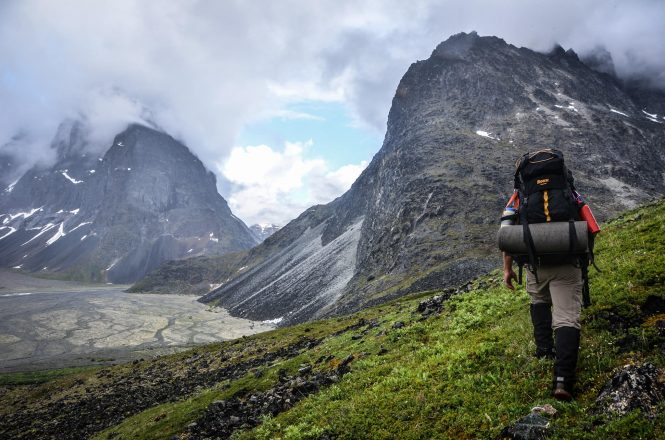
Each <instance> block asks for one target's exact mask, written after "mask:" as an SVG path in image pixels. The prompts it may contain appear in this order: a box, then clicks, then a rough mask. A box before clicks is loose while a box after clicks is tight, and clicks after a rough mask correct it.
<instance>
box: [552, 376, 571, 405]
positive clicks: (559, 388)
mask: <svg viewBox="0 0 665 440" xmlns="http://www.w3.org/2000/svg"><path fill="white" fill-rule="evenodd" d="M552 395H553V396H554V398H555V399H556V400H563V401H565V402H570V401H571V400H573V394H572V393H571V392H569V391H567V390H566V384H565V382H556V381H555V383H554V391H553V392H552Z"/></svg>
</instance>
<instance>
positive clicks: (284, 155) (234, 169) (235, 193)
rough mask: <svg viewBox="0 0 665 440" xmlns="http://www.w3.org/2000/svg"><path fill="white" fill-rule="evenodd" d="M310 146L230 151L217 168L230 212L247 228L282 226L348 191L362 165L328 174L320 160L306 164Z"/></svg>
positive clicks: (245, 148) (234, 149)
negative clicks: (226, 189)
mask: <svg viewBox="0 0 665 440" xmlns="http://www.w3.org/2000/svg"><path fill="white" fill-rule="evenodd" d="M312 145H313V143H312V141H308V142H286V143H285V144H284V147H283V149H282V150H281V151H277V150H275V149H273V148H271V147H269V146H268V145H256V146H245V147H234V148H233V149H232V150H231V154H230V155H229V157H228V159H226V160H225V161H224V162H223V163H218V164H217V168H218V170H219V171H220V173H221V174H222V175H223V176H224V178H225V179H226V180H228V181H229V182H231V188H230V190H229V196H228V201H229V205H230V207H231V210H232V211H233V212H234V213H236V215H238V216H239V217H240V218H242V219H243V220H245V221H246V222H247V223H248V224H254V223H271V222H272V223H277V224H281V225H284V224H286V223H287V222H288V221H289V220H291V219H293V218H295V217H296V216H298V215H299V214H300V213H301V212H302V211H304V210H305V209H307V208H308V207H310V206H312V205H316V204H321V203H328V202H330V201H332V200H333V199H334V198H336V197H338V196H339V195H341V194H342V193H344V192H345V191H346V190H348V189H349V188H350V187H351V184H352V183H353V182H354V181H355V180H356V178H357V177H358V176H359V175H360V173H361V172H362V170H363V169H365V167H366V166H367V162H366V161H363V162H362V163H360V164H349V165H344V166H342V167H340V168H338V169H334V170H330V167H329V165H328V164H327V163H326V161H324V160H323V159H319V158H314V159H308V158H306V157H305V155H306V152H307V150H309V149H311V147H312Z"/></svg>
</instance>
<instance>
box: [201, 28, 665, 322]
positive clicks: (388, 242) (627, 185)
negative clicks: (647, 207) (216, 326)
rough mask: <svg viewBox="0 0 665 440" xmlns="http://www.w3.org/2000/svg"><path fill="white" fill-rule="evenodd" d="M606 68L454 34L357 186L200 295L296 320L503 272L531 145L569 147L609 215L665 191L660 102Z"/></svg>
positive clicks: (419, 65) (585, 183)
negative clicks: (503, 232)
mask: <svg viewBox="0 0 665 440" xmlns="http://www.w3.org/2000/svg"><path fill="white" fill-rule="evenodd" d="M604 66H605V67H607V60H606V59H605V60H604ZM608 71H611V70H608V69H604V71H602V72H601V71H599V70H594V69H592V68H591V67H589V66H587V65H586V64H584V63H583V62H582V61H581V60H580V59H579V57H578V56H577V55H576V53H575V52H574V51H573V50H572V49H569V50H564V49H563V48H561V47H558V46H557V47H556V48H555V49H554V50H552V51H551V52H550V53H538V52H534V51H532V50H530V49H527V48H518V47H515V46H513V45H510V44H507V43H506V42H505V41H504V40H502V39H500V38H496V37H480V36H478V35H477V34H476V33H470V34H465V33H462V34H458V35H455V36H453V37H451V38H449V39H448V40H447V41H445V42H443V43H441V44H440V45H439V46H438V47H437V48H436V49H435V50H434V51H433V52H432V55H431V56H430V57H429V58H428V59H427V60H424V61H418V62H416V63H414V64H412V65H411V67H410V68H409V69H408V71H407V72H406V74H405V75H404V77H403V78H402V80H401V81H400V83H399V86H398V87H397V91H396V93H395V96H394V98H393V102H392V107H391V110H390V113H389V117H388V125H387V132H386V136H385V140H384V142H383V146H382V148H381V150H380V151H379V152H378V153H377V154H376V155H375V157H374V158H373V160H372V162H371V163H370V165H369V166H368V167H367V168H366V169H365V171H364V172H363V173H362V174H361V176H360V177H359V178H358V179H357V181H356V182H355V183H354V184H353V186H352V188H351V189H350V190H349V191H348V192H347V193H345V194H344V195H343V196H341V197H339V198H338V199H336V200H334V201H333V202H331V203H329V204H327V205H321V206H315V207H312V208H310V209H308V210H307V211H305V212H304V213H303V214H302V215H300V216H299V217H298V218H297V219H295V220H293V221H292V222H290V223H289V224H287V225H286V226H284V227H283V228H282V229H281V230H279V231H277V232H276V233H275V234H274V235H272V236H271V237H269V238H268V239H266V240H265V241H264V242H263V243H262V244H261V245H260V246H258V247H256V248H254V249H252V250H251V251H250V252H249V254H248V256H247V257H246V258H245V261H244V263H243V266H246V269H245V270H244V271H243V272H241V273H239V274H238V275H237V276H236V277H235V278H233V279H232V280H230V281H229V282H228V283H226V284H225V285H223V286H221V287H220V288H219V289H217V290H215V291H213V292H211V293H209V294H208V295H206V296H205V297H203V298H202V301H204V302H209V301H219V303H220V304H221V305H223V306H225V307H228V308H229V309H230V311H231V313H232V314H236V315H240V316H243V317H248V318H252V319H261V320H265V319H277V320H279V319H281V320H282V321H281V322H282V324H288V323H295V322H300V321H305V320H309V319H312V318H317V317H321V316H327V315H331V314H338V313H342V312H348V311H352V310H356V309H359V308H361V307H364V306H367V305H371V304H374V303H377V302H382V301H385V300H387V299H389V298H393V297H396V296H400V295H403V294H405V293H408V292H411V291H418V290H426V289H431V288H443V287H446V286H454V285H456V284H458V283H459V282H461V281H464V280H467V279H469V278H471V277H473V276H475V275H476V274H478V273H482V272H486V271H488V270H490V269H492V268H495V267H497V266H498V264H499V254H498V252H497V250H496V247H495V234H496V229H497V223H498V220H497V219H498V217H499V215H500V212H501V209H502V206H503V204H504V203H505V201H506V200H507V198H508V197H509V195H510V193H511V192H512V173H513V166H514V163H515V160H516V159H517V158H518V157H519V156H520V155H522V154H523V153H524V152H526V151H529V150H534V149H537V148H543V147H556V148H559V149H561V150H562V151H563V152H564V153H565V155H566V158H567V161H568V164H569V167H570V168H571V169H572V170H573V171H574V174H575V177H576V181H577V186H578V189H580V190H581V192H582V193H583V194H584V195H585V196H587V199H588V201H589V202H590V203H591V206H592V208H593V209H594V211H595V213H596V215H597V217H599V218H600V219H601V220H602V219H605V218H608V216H611V215H614V214H616V213H618V212H620V211H623V210H625V209H626V208H630V207H633V206H636V205H637V204H639V203H642V202H644V201H647V200H651V199H654V198H657V197H662V195H663V194H665V136H664V134H665V110H664V109H663V102H665V101H663V94H662V93H661V92H657V91H653V90H649V89H646V88H645V87H644V86H643V85H640V84H637V85H635V84H631V85H629V84H625V83H622V82H620V81H618V80H617V79H616V78H615V77H613V76H612V75H610V74H608V73H607V72H608Z"/></svg>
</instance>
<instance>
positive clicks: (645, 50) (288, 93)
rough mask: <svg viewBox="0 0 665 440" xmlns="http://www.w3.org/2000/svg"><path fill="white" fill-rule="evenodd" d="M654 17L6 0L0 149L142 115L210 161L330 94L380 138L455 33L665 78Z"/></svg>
mask: <svg viewBox="0 0 665 440" xmlns="http://www.w3.org/2000/svg"><path fill="white" fill-rule="evenodd" d="M663 22H665V3H663V2H658V1H652V0H636V1H631V2H625V1H618V0H613V1H592V0H565V1H559V2H547V3H544V2H533V1H529V0H512V1H503V2H487V1H481V0H467V1H453V0H441V1H435V0H423V1H418V2H402V1H400V0H388V1H384V0H366V1H360V2H358V1H351V0H334V1H333V0H321V1H317V2H309V1H304V0H284V1H280V2H215V1H196V2H180V1H160V2H145V1H139V0H117V1H113V2H109V3H100V2H89V1H84V0H62V1H58V2H52V1H46V0H21V1H18V0H9V1H5V2H2V3H1V4H0V103H2V106H1V108H0V153H5V154H10V155H12V156H14V157H15V159H16V160H18V162H19V163H20V164H21V165H22V166H23V168H25V167H27V166H30V165H32V164H33V163H34V162H35V161H36V160H37V159H42V160H48V159H49V158H50V157H52V152H51V151H50V150H49V144H50V140H51V139H52V138H53V136H54V134H55V132H56V130H57V127H58V125H59V124H60V123H61V122H62V121H63V120H65V119H67V118H70V119H71V118H84V119H86V121H87V123H88V124H89V126H90V135H91V145H92V146H93V148H94V147H96V148H100V149H102V148H104V146H105V145H110V142H111V140H112V136H113V135H114V134H115V132H117V131H120V129H121V127H122V126H123V125H124V124H127V123H129V122H136V121H150V122H151V123H154V124H156V125H157V126H159V127H161V128H163V129H164V130H165V131H167V132H169V133H170V134H172V135H173V136H175V137H177V138H179V139H182V140H183V141H184V142H186V143H187V145H188V146H189V147H190V148H191V149H192V150H193V151H194V152H195V153H196V154H197V155H198V156H199V157H200V158H201V159H202V160H203V162H204V163H206V164H207V165H208V166H209V168H211V169H214V165H213V164H215V163H222V162H224V161H225V160H227V159H228V158H229V157H230V155H231V154H232V152H233V146H234V145H235V144H236V142H237V138H238V134H239V133H240V132H241V130H242V129H243V127H246V126H247V125H248V124H250V123H251V122H252V121H254V120H255V119H256V118H257V117H265V115H266V114H273V115H275V117H284V118H296V117H301V118H304V117H312V118H317V117H318V115H304V114H301V115H297V114H293V113H289V112H288V111H287V108H288V105H289V104H291V103H294V102H302V101H306V100H314V101H319V100H320V101H335V102H339V103H341V104H342V105H344V106H345V107H346V108H347V110H348V112H349V113H350V114H351V115H352V117H353V118H354V120H355V122H356V124H357V125H358V127H362V128H363V129H364V130H369V131H373V132H375V133H383V131H384V130H385V123H386V118H387V114H388V110H389V106H390V102H391V99H392V97H393V94H394V91H395V88H396V86H397V83H398V81H399V79H400V78H401V76H402V75H403V74H404V72H405V71H406V69H407V68H408V66H409V65H410V63H412V62H414V61H416V60H417V59H423V58H427V57H428V56H429V54H430V53H431V52H432V50H433V49H434V48H435V47H436V46H437V44H438V43H440V42H441V41H442V40H444V39H446V38H447V37H448V36H449V35H452V34H455V33H458V32H460V31H471V30H476V31H477V32H478V33H479V34H480V35H497V36H499V37H501V38H503V39H505V40H506V41H507V42H509V43H511V44H514V45H517V46H526V47H529V48H532V49H535V50H540V51H547V50H549V49H551V48H552V47H553V45H554V44H555V43H556V42H558V43H560V44H561V45H562V46H564V47H566V48H573V49H574V50H575V51H576V52H577V53H578V54H579V55H580V56H581V57H583V58H584V56H585V55H586V54H589V53H592V52H594V51H596V50H597V48H598V47H602V48H605V49H606V50H607V52H608V53H609V54H611V57H612V59H613V61H614V67H615V70H616V73H617V75H619V76H620V77H623V78H635V77H637V78H641V79H644V78H646V79H648V81H649V82H651V83H652V84H655V85H657V86H659V87H663V88H665V73H664V72H665V44H663V41H664V38H663V37H665V30H664V29H665V28H664V27H663V26H662V23H663ZM308 137H309V136H307V134H306V133H303V135H302V136H300V137H299V138H300V139H307V138H308ZM314 141H315V142H317V139H314ZM280 147H281V146H279V145H271V146H270V148H272V149H273V150H277V149H279V148H280ZM378 148H379V145H377V150H378ZM367 159H369V158H367ZM14 170H15V171H16V168H14ZM217 171H218V176H219V177H220V178H223V177H224V176H223V174H222V173H221V171H219V170H217ZM0 180H2V179H0ZM224 185H225V184H224V183H220V186H221V187H224ZM225 195H226V194H225ZM266 220H267V221H272V220H270V219H266Z"/></svg>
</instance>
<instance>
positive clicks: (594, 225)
mask: <svg viewBox="0 0 665 440" xmlns="http://www.w3.org/2000/svg"><path fill="white" fill-rule="evenodd" d="M573 197H574V199H575V203H577V207H578V208H577V209H579V214H580V217H581V218H582V220H584V221H585V222H586V224H587V228H588V230H589V233H591V234H594V235H595V234H597V233H599V232H600V226H598V222H597V221H596V218H595V217H594V216H593V212H591V208H589V205H587V204H586V203H585V202H584V199H582V196H581V195H580V193H578V192H577V191H573Z"/></svg>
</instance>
